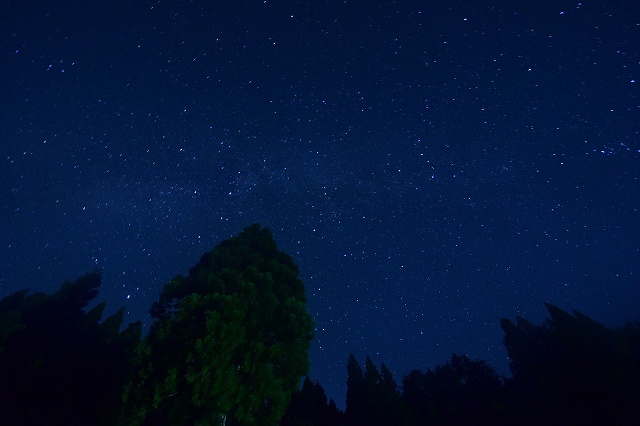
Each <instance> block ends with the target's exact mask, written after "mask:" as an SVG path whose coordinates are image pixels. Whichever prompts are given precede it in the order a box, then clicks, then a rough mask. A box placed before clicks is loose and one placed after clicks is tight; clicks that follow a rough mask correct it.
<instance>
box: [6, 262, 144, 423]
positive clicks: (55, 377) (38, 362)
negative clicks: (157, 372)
mask: <svg viewBox="0 0 640 426" xmlns="http://www.w3.org/2000/svg"><path fill="white" fill-rule="evenodd" d="M100 282H101V275H100V273H99V272H93V273H90V274H86V275H83V276H81V277H80V278H78V279H77V280H76V281H74V282H65V283H64V284H63V285H62V287H61V288H60V290H58V291H57V292H56V293H54V294H53V295H46V294H43V293H34V294H30V295H27V293H28V291H27V290H24V291H20V292H17V293H14V294H12V295H10V296H7V297H5V298H4V299H2V301H0V412H1V413H2V422H3V423H4V424H95V425H111V424H114V423H115V422H116V420H117V416H116V415H115V414H117V412H118V410H119V406H120V395H121V393H122V388H123V385H124V383H125V382H126V380H128V374H130V373H131V368H132V362H133V357H132V355H133V349H134V348H135V346H136V345H137V343H138V341H139V339H140V331H141V325H140V322H136V323H134V324H130V325H129V327H128V328H127V329H126V330H124V331H123V332H120V326H121V324H122V320H123V317H124V309H121V310H119V311H118V312H116V313H115V314H114V315H113V316H111V317H109V318H107V319H106V320H104V321H103V322H102V323H100V320H101V319H102V313H103V311H104V308H105V303H101V304H99V305H97V306H96V307H94V308H93V309H91V310H90V311H88V312H86V313H85V311H84V308H85V307H86V306H87V305H88V304H89V302H90V301H91V300H93V299H94V298H95V297H96V295H97V294H98V287H99V286H100Z"/></svg>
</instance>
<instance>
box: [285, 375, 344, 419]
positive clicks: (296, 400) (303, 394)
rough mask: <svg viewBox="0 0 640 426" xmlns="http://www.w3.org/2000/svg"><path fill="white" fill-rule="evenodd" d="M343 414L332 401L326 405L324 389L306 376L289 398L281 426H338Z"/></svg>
mask: <svg viewBox="0 0 640 426" xmlns="http://www.w3.org/2000/svg"><path fill="white" fill-rule="evenodd" d="M342 417H343V413H342V412H341V411H340V410H338V407H337V406H336V403H335V402H334V401H333V399H332V400H330V401H329V403H327V395H326V394H325V392H324V389H323V388H322V386H321V385H320V383H318V381H316V382H315V383H312V382H311V380H310V379H309V377H308V376H307V377H306V378H305V380H304V382H303V383H302V388H301V389H300V390H299V391H297V392H295V393H294V394H293V396H292V397H291V402H290V403H289V406H288V407H287V412H286V414H285V416H284V417H283V418H282V421H281V422H280V425H281V426H326V425H335V426H339V425H341V424H342V423H343V419H342Z"/></svg>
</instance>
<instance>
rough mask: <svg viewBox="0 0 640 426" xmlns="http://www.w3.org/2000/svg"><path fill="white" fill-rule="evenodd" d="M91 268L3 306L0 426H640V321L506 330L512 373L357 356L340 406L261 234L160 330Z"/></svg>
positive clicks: (299, 305) (159, 305) (569, 319)
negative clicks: (320, 375) (106, 292)
mask: <svg viewBox="0 0 640 426" xmlns="http://www.w3.org/2000/svg"><path fill="white" fill-rule="evenodd" d="M100 281H101V275H100V273H99V272H97V271H96V272H92V273H89V274H86V275H84V276H82V277H80V278H78V279H77V280H76V281H74V282H65V283H64V284H63V285H62V287H61V288H60V290H58V291H57V292H55V293H53V294H50V295H47V294H43V293H33V294H30V293H29V292H28V291H27V290H23V291H19V292H16V293H14V294H12V295H9V296H7V297H5V298H4V299H2V300H0V424H7V425H36V424H47V425H57V424H64V425H277V424H281V425H285V426H288V425H591V424H593V425H596V424H616V425H625V424H640V323H638V322H636V323H629V324H627V325H625V326H624V327H620V328H608V327H605V326H604V325H602V324H599V323H597V322H595V321H593V320H591V319H590V318H589V317H587V316H585V315H583V314H581V313H579V312H576V311H574V312H573V313H572V314H570V313H568V312H565V311H563V310H562V309H560V308H558V307H556V306H553V305H550V304H547V305H546V307H547V310H548V312H549V318H548V319H547V320H546V321H545V322H544V323H542V324H540V325H534V324H531V323H530V322H528V321H527V320H525V319H523V318H517V320H516V322H515V323H514V322H512V321H510V320H508V319H502V320H501V326H502V329H503V330H504V333H505V337H504V344H505V346H506V349H507V352H508V356H509V359H510V368H511V372H512V377H511V378H505V377H501V376H499V375H498V374H496V371H495V370H494V369H493V368H492V367H491V366H490V365H488V364H487V363H486V362H485V361H482V360H471V359H469V358H468V357H467V356H464V355H456V354H453V355H452V356H451V359H450V361H449V362H447V363H446V364H444V365H439V366H436V367H435V368H433V369H428V370H426V371H421V370H413V371H411V372H409V373H408V374H407V375H405V376H404V377H403V379H402V382H401V383H400V384H398V383H396V381H395V380H394V378H393V377H392V374H391V372H390V371H389V369H388V368H387V366H386V365H385V364H381V365H380V367H379V368H378V366H376V365H375V364H374V363H373V362H372V361H371V359H370V358H368V357H367V358H366V360H365V362H364V369H363V368H362V367H361V366H360V364H359V363H358V361H357V360H356V359H355V357H353V355H350V356H349V358H348V360H347V364H346V381H347V401H346V410H345V412H342V411H340V410H339V409H338V408H337V406H336V404H335V402H334V401H333V400H329V401H328V400H327V396H326V394H325V392H324V390H323V388H322V386H321V385H320V383H318V382H315V383H313V382H312V381H311V380H310V379H309V377H306V379H305V380H304V381H303V383H302V386H301V387H300V386H299V383H300V379H301V378H302V377H304V376H305V375H306V374H308V372H309V366H310V364H309V357H308V349H309V345H310V342H311V339H312V337H313V335H312V330H313V322H312V320H311V317H310V316H309V314H308V312H307V310H306V299H305V296H304V286H303V284H302V282H301V281H300V279H299V278H298V268H297V266H296V265H295V264H294V263H293V260H292V259H291V257H290V256H288V255H287V254H285V253H283V252H281V251H279V250H278V249H277V247H276V244H275V242H274V241H273V237H272V235H271V233H270V231H269V230H268V229H266V228H261V227H259V226H258V225H252V226H250V227H248V228H246V229H245V230H244V231H243V232H242V233H240V234H239V235H238V236H236V237H234V238H232V239H229V240H227V241H224V242H222V243H221V244H220V245H219V246H217V247H216V248H215V249H214V250H212V251H211V252H209V253H206V254H205V255H203V256H202V258H201V260H200V262H198V263H197V264H196V265H195V266H194V267H193V268H191V269H190V270H189V273H188V275H187V276H185V277H183V276H177V277H175V278H174V279H172V280H171V281H170V282H169V283H168V284H167V285H165V286H164V288H163V290H162V292H161V294H160V297H159V300H158V301H157V302H155V303H154V304H153V306H152V308H151V316H152V318H153V320H154V321H153V324H152V326H151V328H150V331H149V333H148V334H147V335H146V336H144V337H142V336H141V324H140V322H135V323H132V324H129V325H128V326H127V327H125V328H123V327H122V322H123V318H124V309H121V310H119V311H117V312H116V313H115V314H114V315H112V316H110V317H108V318H106V319H103V312H104V309H105V304H104V303H100V304H98V305H96V306H95V307H93V308H91V309H87V307H88V306H89V305H90V304H91V302H92V301H93V300H94V299H95V298H96V296H97V294H98V288H99V286H100Z"/></svg>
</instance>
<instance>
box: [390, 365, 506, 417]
mask: <svg viewBox="0 0 640 426" xmlns="http://www.w3.org/2000/svg"><path fill="white" fill-rule="evenodd" d="M402 387H403V393H402V397H403V399H404V400H405V401H406V403H407V404H409V405H410V406H412V407H413V408H414V409H415V410H416V412H418V413H419V416H420V418H421V419H422V422H424V423H426V424H436V425H471V424H493V425H495V424H501V423H503V421H504V420H503V419H504V414H503V412H504V402H503V399H504V389H503V384H502V380H501V378H500V377H499V376H498V375H497V374H496V372H495V370H494V369H493V368H492V367H490V366H489V365H488V364H487V363H486V362H484V361H482V360H475V361H474V360H471V359H469V357H467V356H465V355H462V356H460V355H456V354H452V355H451V360H450V361H449V362H448V363H446V364H445V365H438V366H436V367H435V369H434V370H431V369H429V370H427V371H426V372H425V373H421V372H420V371H419V370H413V371H412V372H411V373H409V374H408V375H407V376H405V377H404V379H403V386H402Z"/></svg>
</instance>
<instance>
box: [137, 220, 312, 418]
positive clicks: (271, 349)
mask: <svg viewBox="0 0 640 426" xmlns="http://www.w3.org/2000/svg"><path fill="white" fill-rule="evenodd" d="M151 313H152V316H153V317H154V318H156V321H155V322H154V324H153V325H152V327H151V331H150V333H149V336H148V337H147V338H146V339H145V345H147V347H148V348H149V350H146V351H141V352H140V357H139V365H140V366H141V367H142V366H148V367H146V368H144V369H142V368H141V370H140V375H139V376H138V378H137V379H136V380H135V381H134V383H133V384H132V387H131V388H132V389H133V391H132V392H130V393H129V395H130V396H132V398H130V399H129V405H130V406H129V407H128V408H127V410H128V411H129V412H130V413H136V412H137V413H139V412H140V410H139V408H140V407H143V408H144V412H146V413H147V415H146V416H145V419H144V421H143V422H141V424H147V423H148V424H151V423H154V424H155V423H157V422H160V423H161V424H169V423H167V422H169V421H170V422H171V423H170V424H175V425H179V424H186V423H189V422H196V423H198V424H201V423H202V424H206V423H207V422H209V421H210V420H211V419H219V418H220V416H226V417H227V418H229V419H230V420H232V421H237V422H239V423H242V424H248V425H249V424H256V425H258V424H259V425H263V424H264V425H270V424H277V423H278V421H279V419H280V418H281V417H282V415H283V414H284V410H285V408H286V405H287V403H288V401H289V399H290V396H291V393H292V392H293V391H295V390H296V389H297V386H298V383H299V381H300V378H301V377H302V376H304V375H305V374H306V373H307V372H308V370H309V365H310V364H309V358H308V350H309V346H310V340H311V338H312V336H313V334H312V330H313V321H312V320H311V317H310V315H309V314H308V312H307V311H306V300H305V297H304V285H303V284H302V282H301V281H300V279H299V278H298V268H297V266H296V265H295V264H294V263H293V261H292V259H291V257H290V256H288V255H287V254H285V253H283V252H280V251H278V250H277V247H276V244H275V242H274V241H273V237H272V235H271V232H270V231H269V230H268V229H266V228H260V227H259V226H258V225H252V226H250V227H249V228H247V229H245V230H244V231H243V232H242V233H241V234H240V235H238V236H237V237H235V238H232V239H230V240H227V241H224V242H222V243H221V244H220V245H219V246H218V247H216V248H215V249H214V250H213V251H211V252H209V253H206V254H205V255H203V256H202V258H201V259H200V261H199V262H198V264H196V265H195V266H194V267H193V268H191V270H190V271H189V274H188V275H187V276H186V277H181V276H178V277H176V278H174V279H173V280H171V281H170V282H169V283H168V284H167V285H166V286H165V287H164V289H163V290H162V292H161V294H160V298H159V300H158V301H157V302H156V303H154V304H153V307H152V310H151ZM149 389H154V392H153V395H150V394H149ZM168 395H170V396H172V397H171V398H168V397H167V396H168ZM174 396H175V397H174ZM128 418H131V416H128ZM169 419H170V420H169Z"/></svg>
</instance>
